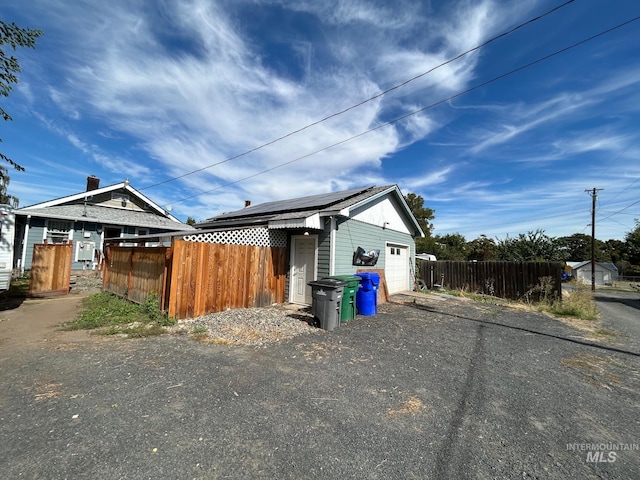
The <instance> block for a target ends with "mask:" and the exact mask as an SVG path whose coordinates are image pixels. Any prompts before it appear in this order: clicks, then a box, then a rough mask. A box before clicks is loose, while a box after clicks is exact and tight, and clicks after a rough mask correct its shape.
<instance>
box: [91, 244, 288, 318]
mask: <svg viewBox="0 0 640 480" xmlns="http://www.w3.org/2000/svg"><path fill="white" fill-rule="evenodd" d="M287 261H288V259H287V250H286V248H281V247H264V246H262V247H259V246H248V245H231V244H218V243H206V242H188V241H184V240H175V241H174V242H173V244H172V246H171V247H115V246H109V247H108V248H107V251H106V257H105V271H104V279H103V290H105V291H109V292H112V293H115V294H117V295H119V296H121V297H124V298H127V299H129V300H131V301H134V302H137V303H143V302H145V301H146V300H147V299H148V298H149V296H150V295H152V294H155V295H156V296H157V298H158V299H159V301H160V305H161V307H162V309H163V310H164V311H166V312H167V313H168V314H169V316H170V317H172V318H176V319H183V318H193V317H199V316H202V315H206V314H207V313H214V312H220V311H224V310H226V309H228V308H249V307H265V306H269V305H271V304H273V303H283V302H284V299H285V281H286V269H287Z"/></svg>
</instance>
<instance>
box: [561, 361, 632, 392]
mask: <svg viewBox="0 0 640 480" xmlns="http://www.w3.org/2000/svg"><path fill="white" fill-rule="evenodd" d="M562 364H563V365H564V366H565V367H568V368H571V369H572V370H574V371H576V372H578V373H579V374H580V375H581V376H582V377H583V378H585V379H586V380H587V381H588V382H589V383H590V384H592V385H595V386H597V387H603V388H607V389H609V390H611V386H610V385H614V386H618V385H620V376H619V375H617V374H615V373H613V372H612V371H611V368H612V367H624V365H623V364H621V363H620V362H618V361H616V360H613V359H609V358H604V357H598V356H597V355H593V354H589V353H580V354H578V355H576V356H575V357H572V358H565V359H563V360H562Z"/></svg>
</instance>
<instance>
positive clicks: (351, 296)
mask: <svg viewBox="0 0 640 480" xmlns="http://www.w3.org/2000/svg"><path fill="white" fill-rule="evenodd" d="M325 278H330V279H333V280H340V281H341V282H345V283H346V285H345V286H344V289H343V294H342V306H341V307H340V323H346V322H348V321H349V320H353V319H354V318H356V293H357V292H358V287H359V286H360V277H356V276H355V275H334V276H332V277H325Z"/></svg>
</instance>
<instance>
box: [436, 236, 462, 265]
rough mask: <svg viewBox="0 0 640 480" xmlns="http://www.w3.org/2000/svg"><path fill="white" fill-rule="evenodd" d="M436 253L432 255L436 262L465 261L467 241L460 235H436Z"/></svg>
mask: <svg viewBox="0 0 640 480" xmlns="http://www.w3.org/2000/svg"><path fill="white" fill-rule="evenodd" d="M434 240H435V242H434V243H435V246H436V251H435V252H434V255H435V256H436V258H437V259H438V260H458V261H464V260H467V256H468V254H469V247H468V246H467V240H466V239H465V238H464V236H463V235H462V234H460V233H448V234H446V235H442V236H440V235H436V237H435V239H434Z"/></svg>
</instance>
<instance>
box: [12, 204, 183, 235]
mask: <svg viewBox="0 0 640 480" xmlns="http://www.w3.org/2000/svg"><path fill="white" fill-rule="evenodd" d="M15 213H16V214H17V215H31V216H34V217H44V218H59V219H62V220H75V221H86V222H95V223H104V224H112V225H129V226H135V227H144V228H161V229H165V230H176V231H181V230H192V229H193V227H191V226H190V225H186V224H184V223H180V222H176V221H174V220H171V219H169V218H166V217H162V216H160V215H156V214H155V213H151V212H144V211H136V210H128V209H124V208H113V207H104V206H95V205H87V206H86V207H85V206H84V205H80V204H76V205H73V204H72V205H56V206H51V207H46V208H29V209H24V210H21V209H17V210H15Z"/></svg>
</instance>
